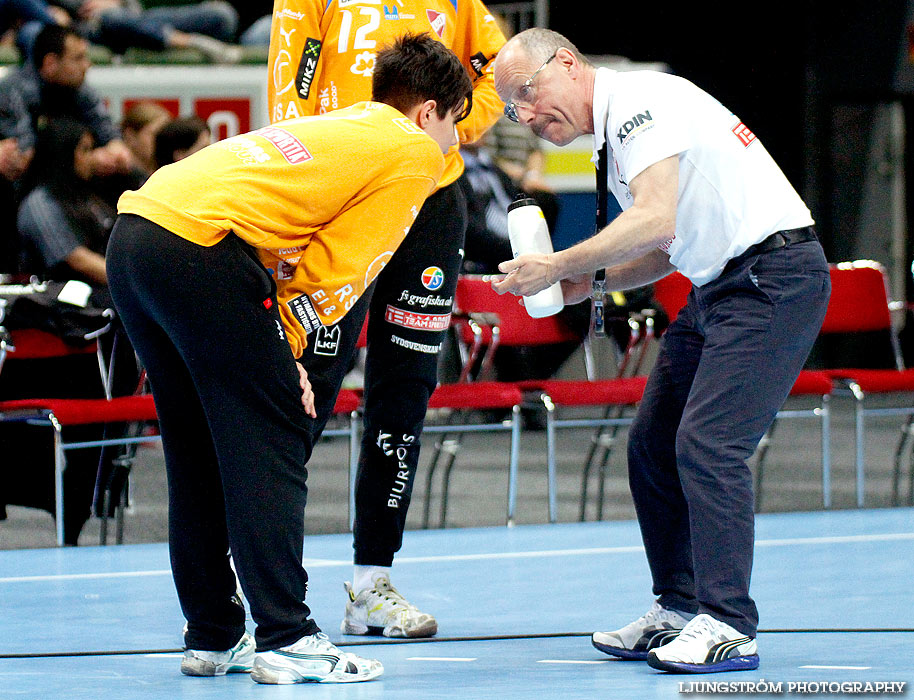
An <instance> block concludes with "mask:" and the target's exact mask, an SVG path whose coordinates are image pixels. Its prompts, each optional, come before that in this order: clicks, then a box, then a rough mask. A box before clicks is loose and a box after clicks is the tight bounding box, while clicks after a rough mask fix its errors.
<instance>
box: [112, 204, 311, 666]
mask: <svg viewBox="0 0 914 700" xmlns="http://www.w3.org/2000/svg"><path fill="white" fill-rule="evenodd" d="M107 267H108V279H109V285H110V288H111V293H112V296H113V297H114V302H115V306H116V308H117V310H118V313H119V314H120V316H121V318H122V320H123V323H124V326H125V328H126V329H127V333H128V335H129V336H130V340H131V341H132V343H133V345H134V347H135V348H136V351H137V354H138V355H139V357H140V359H141V360H142V361H143V363H144V365H145V366H146V369H147V370H148V373H149V380H150V383H151V385H152V393H153V395H154V397H155V403H156V409H157V410H158V414H159V421H160V426H161V431H162V444H163V447H164V452H165V464H166V469H167V472H168V503H169V511H168V513H169V515H168V531H169V534H168V538H169V549H170V554H171V566H172V572H173V574H174V580H175V586H176V588H177V592H178V598H179V599H180V602H181V608H182V610H183V612H184V615H185V617H186V618H187V621H188V627H187V632H186V634H185V643H186V645H187V647H188V648H191V649H201V650H205V649H210V650H224V649H228V648H230V647H232V646H233V645H234V644H235V643H236V642H237V641H238V639H239V638H240V637H241V635H242V634H243V632H244V621H245V614H244V610H243V609H242V608H241V606H240V604H239V602H238V600H237V598H236V596H235V576H234V574H233V573H232V569H231V566H230V563H229V550H230V549H231V554H232V556H233V558H234V561H235V567H236V569H237V572H238V578H239V580H240V582H241V587H242V590H243V591H244V594H245V596H246V597H247V599H248V602H249V604H250V607H251V615H252V617H253V619H254V622H255V623H256V624H257V629H256V639H257V648H258V650H260V651H264V650H270V649H275V648H277V647H280V646H284V645H287V644H290V643H292V642H294V641H296V640H297V639H299V638H300V637H302V636H305V635H309V634H313V633H314V632H316V631H318V628H317V625H316V624H315V623H314V622H313V621H312V620H311V619H310V611H309V609H308V606H307V605H305V603H304V599H305V592H306V588H307V581H308V577H307V574H306V572H305V570H304V568H303V567H302V548H303V542H304V508H305V502H306V500H307V493H308V492H307V487H306V485H305V480H306V477H307V470H306V469H305V463H306V462H307V461H308V458H309V456H310V455H311V447H312V443H313V440H312V437H311V435H312V433H311V429H312V421H311V419H310V418H309V417H308V416H307V414H306V413H305V411H304V409H303V407H302V404H301V397H302V391H301V388H300V386H299V376H298V370H297V368H296V366H295V360H294V358H293V356H292V352H291V350H290V348H289V345H288V343H287V341H286V338H285V333H284V331H283V328H282V324H281V323H280V317H279V313H278V311H277V306H276V298H275V286H274V284H273V281H272V279H271V278H270V277H269V276H268V274H267V272H266V270H265V269H264V268H263V266H262V265H261V264H260V263H259V262H258V261H257V259H256V257H255V256H254V253H253V251H252V249H251V248H249V247H248V246H247V245H245V244H244V243H243V242H242V241H241V240H240V239H238V238H237V237H235V236H233V235H229V236H226V237H225V238H224V239H223V240H222V241H221V242H220V243H218V244H216V245H214V246H212V247H208V248H207V247H203V246H199V245H195V244H193V243H190V242H188V241H186V240H184V239H183V238H180V237H179V236H176V235H174V234H172V233H170V232H168V231H166V230H165V229H163V228H161V227H159V226H157V225H155V224H153V223H151V222H149V221H147V220H145V219H143V218H140V217H137V216H132V215H125V216H121V217H119V218H118V221H117V223H116V225H115V227H114V231H113V232H112V234H111V240H110V243H109V245H108V252H107Z"/></svg>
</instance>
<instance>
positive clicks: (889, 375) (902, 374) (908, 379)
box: [823, 368, 914, 394]
mask: <svg viewBox="0 0 914 700" xmlns="http://www.w3.org/2000/svg"><path fill="white" fill-rule="evenodd" d="M823 371H825V372H827V373H828V375H829V376H831V377H833V378H835V379H852V380H854V381H855V382H856V383H857V384H859V385H860V388H861V389H863V391H864V392H866V393H870V394H888V393H891V392H893V391H914V369H906V370H902V371H899V370H897V369H853V368H846V369H828V370H823Z"/></svg>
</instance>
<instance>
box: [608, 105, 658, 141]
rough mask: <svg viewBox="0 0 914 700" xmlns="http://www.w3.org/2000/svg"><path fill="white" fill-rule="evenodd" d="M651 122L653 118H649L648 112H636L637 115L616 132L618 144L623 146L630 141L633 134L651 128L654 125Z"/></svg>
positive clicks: (649, 113)
mask: <svg viewBox="0 0 914 700" xmlns="http://www.w3.org/2000/svg"><path fill="white" fill-rule="evenodd" d="M653 122H654V118H653V117H652V116H651V112H650V110H648V109H646V110H644V111H643V112H638V114H636V115H635V116H633V117H631V118H630V119H629V120H628V121H626V122H625V123H624V124H623V125H622V126H621V127H619V131H618V132H616V136H617V137H618V139H619V144H620V145H622V146H625V144H626V143H627V142H628V141H629V140H631V139H632V137H633V136H634V135H635V134H637V133H639V132H640V131H643V130H645V129H649V128H650V127H652V126H653V125H654V124H653Z"/></svg>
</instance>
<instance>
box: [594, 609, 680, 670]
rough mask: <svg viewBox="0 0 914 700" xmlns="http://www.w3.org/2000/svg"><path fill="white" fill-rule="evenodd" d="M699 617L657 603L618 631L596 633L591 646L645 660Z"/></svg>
mask: <svg viewBox="0 0 914 700" xmlns="http://www.w3.org/2000/svg"><path fill="white" fill-rule="evenodd" d="M694 616H695V615H694V614H693V613H686V612H681V611H679V610H673V609H672V608H664V607H663V606H662V605H660V603H658V602H656V601H654V604H653V605H652V606H651V609H650V610H648V611H647V612H646V613H644V615H642V616H641V617H639V618H638V619H637V620H635V621H634V622H631V623H629V624H627V625H626V626H625V627H622V628H621V629H617V630H616V631H615V632H594V633H593V634H592V635H591V637H590V642H591V644H593V645H594V647H595V648H596V649H599V650H600V651H602V652H603V653H604V654H610V655H611V656H618V657H619V658H621V659H634V660H637V661H644V660H645V659H646V658H647V655H648V652H650V651H651V650H652V649H656V648H657V647H660V646H663V645H664V644H668V643H669V642H672V641H673V640H674V639H676V637H677V635H678V634H679V632H680V630H681V629H682V628H683V627H685V626H686V624H687V623H688V622H689V620H691V619H692V618H693V617H694Z"/></svg>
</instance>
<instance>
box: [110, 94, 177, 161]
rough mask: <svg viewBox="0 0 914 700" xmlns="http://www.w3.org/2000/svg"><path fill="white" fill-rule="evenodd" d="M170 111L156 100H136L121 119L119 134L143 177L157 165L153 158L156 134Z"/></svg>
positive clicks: (165, 121) (169, 115) (168, 116)
mask: <svg viewBox="0 0 914 700" xmlns="http://www.w3.org/2000/svg"><path fill="white" fill-rule="evenodd" d="M171 118H172V117H171V112H169V111H168V110H167V109H165V108H164V107H163V106H162V105H160V104H159V103H158V102H152V101H151V100H143V101H142V102H137V103H136V104H134V105H133V106H131V107H130V109H128V110H127V112H126V113H125V114H124V118H123V119H122V120H121V135H122V137H123V139H124V143H125V144H127V148H129V149H130V152H131V153H132V154H133V159H134V161H135V162H136V164H137V167H138V168H140V169H141V170H142V171H143V173H144V176H145V177H149V175H151V174H152V172H153V171H154V170H155V169H156V168H157V167H158V166H157V164H156V158H155V142H156V134H158V133H159V131H160V130H161V129H162V127H164V126H165V125H166V124H168V122H170V121H171Z"/></svg>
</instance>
